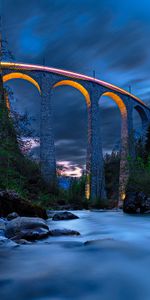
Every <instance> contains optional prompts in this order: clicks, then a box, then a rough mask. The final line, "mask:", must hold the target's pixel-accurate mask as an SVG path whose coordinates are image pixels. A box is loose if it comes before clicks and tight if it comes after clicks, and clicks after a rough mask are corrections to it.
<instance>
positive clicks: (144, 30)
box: [0, 0, 150, 164]
mask: <svg viewBox="0 0 150 300" xmlns="http://www.w3.org/2000/svg"><path fill="white" fill-rule="evenodd" d="M0 2H2V0H0ZM3 12H4V16H5V26H4V27H5V32H6V35H7V37H8V41H9V45H10V49H11V50H12V51H13V52H14V54H15V57H16V59H17V60H18V61H23V62H30V63H31V62H33V63H37V64H42V62H43V59H44V58H45V61H46V64H47V65H49V66H53V67H60V68H64V69H70V70H74V71H78V72H83V73H86V74H90V75H92V73H93V70H95V71H96V76H97V77H99V78H101V79H103V80H106V81H108V82H112V83H114V84H116V85H119V86H120V87H123V88H125V89H128V88H129V85H131V88H132V91H133V93H135V94H136V95H137V96H141V98H142V99H143V100H144V101H145V102H146V103H149V93H150V90H149V86H150V78H149V70H150V52H149V46H150V38H149V32H150V4H149V2H148V1H147V0H143V1H142V2H141V3H140V2H139V1H138V2H137V1H136V0H133V1H132V3H131V1H129V0H127V1H120V0H116V1H113V0H101V1H97V0H76V1H74V0H69V1H66V0H55V1H53V0H38V1H37V0H30V1H23V0H13V1H12V0H4V1H3ZM11 86H12V87H13V89H14V91H15V95H16V97H17V99H18V100H17V102H16V103H13V105H14V106H15V107H16V108H17V109H18V110H19V111H28V112H29V114H30V115H32V116H34V117H35V118H36V121H35V122H34V123H33V127H34V128H35V129H36V131H37V135H38V132H39V128H40V126H39V119H40V118H39V117H40V97H39V95H38V93H37V92H36V91H35V89H34V88H33V87H31V85H30V84H28V83H21V81H19V80H18V81H15V82H14V83H12V84H11ZM53 101H54V105H55V123H54V129H55V142H56V149H57V158H58V159H59V160H66V161H71V164H72V163H78V164H83V161H84V162H85V149H86V144H87V113H86V105H85V101H84V98H83V96H82V95H80V93H79V92H78V91H75V90H73V88H69V87H68V88H67V87H61V88H58V89H57V90H56V91H55V93H54V96H53ZM100 105H101V112H102V115H101V119H102V141H103V147H104V149H107V150H110V149H112V148H113V147H114V145H115V143H116V142H117V141H118V139H119V137H120V124H121V120H120V113H119V110H118V109H117V108H116V106H115V105H114V104H113V102H111V101H109V99H108V98H105V101H101V102H100ZM64 141H65V142H64Z"/></svg>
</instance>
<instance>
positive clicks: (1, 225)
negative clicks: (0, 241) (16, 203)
mask: <svg viewBox="0 0 150 300" xmlns="http://www.w3.org/2000/svg"><path fill="white" fill-rule="evenodd" d="M5 228H6V222H5V220H3V219H0V237H1V236H2V237H3V236H5Z"/></svg>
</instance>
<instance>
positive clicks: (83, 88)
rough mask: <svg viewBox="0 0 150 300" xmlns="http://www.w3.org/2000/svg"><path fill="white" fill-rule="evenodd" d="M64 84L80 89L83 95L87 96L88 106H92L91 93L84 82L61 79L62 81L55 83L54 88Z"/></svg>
mask: <svg viewBox="0 0 150 300" xmlns="http://www.w3.org/2000/svg"><path fill="white" fill-rule="evenodd" d="M63 85H69V86H72V87H74V88H75V89H77V90H79V91H80V92H81V94H83V96H84V97H85V100H86V103H87V106H88V107H90V106H91V100H90V95H89V93H88V91H87V90H86V89H85V87H84V86H83V85H82V84H80V83H78V82H76V81H73V80H61V81H58V82H57V83H55V84H54V85H53V88H56V87H58V86H63Z"/></svg>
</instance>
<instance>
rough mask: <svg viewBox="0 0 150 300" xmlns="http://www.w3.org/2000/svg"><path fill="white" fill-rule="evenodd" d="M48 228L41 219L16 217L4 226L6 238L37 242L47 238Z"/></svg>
mask: <svg viewBox="0 0 150 300" xmlns="http://www.w3.org/2000/svg"><path fill="white" fill-rule="evenodd" d="M48 233H49V228H48V226H47V224H46V222H45V221H44V220H43V219H41V218H28V217H18V218H15V219H13V220H11V221H9V222H8V224H7V225H6V231H5V234H6V237H7V238H14V239H16V240H20V239H25V240H28V241H34V240H39V239H42V238H45V237H47V236H48Z"/></svg>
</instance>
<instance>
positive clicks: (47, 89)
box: [40, 73, 56, 188]
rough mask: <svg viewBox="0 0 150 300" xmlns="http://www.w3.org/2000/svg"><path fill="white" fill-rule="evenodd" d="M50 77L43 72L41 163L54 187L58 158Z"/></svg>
mask: <svg viewBox="0 0 150 300" xmlns="http://www.w3.org/2000/svg"><path fill="white" fill-rule="evenodd" d="M48 79H49V78H46V74H44V73H43V74H42V85H41V115H40V165H41V174H42V177H43V179H44V180H45V182H46V183H47V184H48V185H49V186H50V188H53V187H54V186H55V183H56V159H55V146H54V129H53V105H52V97H51V96H52V88H51V84H50V81H49V80H48Z"/></svg>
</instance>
